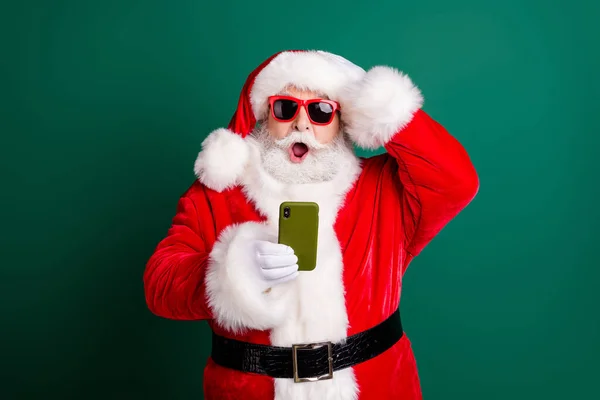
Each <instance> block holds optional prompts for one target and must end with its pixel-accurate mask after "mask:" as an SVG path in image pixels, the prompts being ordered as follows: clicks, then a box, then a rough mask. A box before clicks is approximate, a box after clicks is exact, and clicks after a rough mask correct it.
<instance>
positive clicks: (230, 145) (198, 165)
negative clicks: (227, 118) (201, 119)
mask: <svg viewBox="0 0 600 400" xmlns="http://www.w3.org/2000/svg"><path fill="white" fill-rule="evenodd" d="M248 158H249V150H248V145H247V143H245V141H244V139H243V138H242V137H241V136H240V135H238V134H235V133H234V132H232V131H230V130H229V129H225V128H219V129H217V130H215V131H213V132H211V133H210V134H209V135H208V136H207V138H206V139H204V141H203V142H202V151H200V153H198V158H196V162H195V163H194V172H195V174H196V176H197V177H198V179H199V180H200V182H202V183H203V184H204V185H206V186H207V187H209V188H211V189H213V190H216V191H218V192H221V191H223V190H225V189H227V188H230V187H232V186H234V185H236V184H237V183H238V182H237V180H238V177H239V176H240V175H241V173H242V172H243V171H244V168H245V167H246V163H247V162H248Z"/></svg>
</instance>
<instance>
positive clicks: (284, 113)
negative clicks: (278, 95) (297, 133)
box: [273, 100, 298, 120]
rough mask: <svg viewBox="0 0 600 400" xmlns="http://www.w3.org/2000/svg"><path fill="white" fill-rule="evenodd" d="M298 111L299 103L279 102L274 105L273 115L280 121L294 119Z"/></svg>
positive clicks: (291, 101) (290, 101)
mask: <svg viewBox="0 0 600 400" xmlns="http://www.w3.org/2000/svg"><path fill="white" fill-rule="evenodd" d="M297 110H298V103H296V102H295V101H293V100H277V101H275V102H274V103H273V114H274V115H275V117H276V118H279V119H283V120H288V119H292V118H293V117H294V115H295V114H296V111H297Z"/></svg>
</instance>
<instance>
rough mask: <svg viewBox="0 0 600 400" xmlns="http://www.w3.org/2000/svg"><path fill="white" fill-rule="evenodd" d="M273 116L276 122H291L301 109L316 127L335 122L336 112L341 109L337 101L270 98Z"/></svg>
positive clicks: (286, 97)
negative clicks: (302, 108)
mask: <svg viewBox="0 0 600 400" xmlns="http://www.w3.org/2000/svg"><path fill="white" fill-rule="evenodd" d="M269 105H270V106H271V114H272V115H273V118H274V119H275V120H276V121H279V122H289V121H292V120H293V119H295V118H296V116H297V115H298V113H299V112H300V107H304V109H305V110H306V114H307V115H308V118H309V119H310V122H312V123H313V124H315V125H328V124H330V123H331V121H333V117H334V115H335V112H336V111H337V110H339V109H340V104H339V103H338V102H337V101H332V100H324V99H310V100H302V99H297V98H295V97H291V96H270V97H269Z"/></svg>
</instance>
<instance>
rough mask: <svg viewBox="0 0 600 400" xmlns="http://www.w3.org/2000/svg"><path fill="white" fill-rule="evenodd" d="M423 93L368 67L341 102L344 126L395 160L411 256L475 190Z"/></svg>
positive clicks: (392, 73) (464, 158)
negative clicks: (425, 108)
mask: <svg viewBox="0 0 600 400" xmlns="http://www.w3.org/2000/svg"><path fill="white" fill-rule="evenodd" d="M422 104H423V97H422V95H421V92H420V90H419V89H418V88H417V87H416V86H415V85H414V84H413V83H412V81H411V80H410V78H408V76H406V75H404V74H403V73H401V72H399V71H397V70H395V69H393V68H389V67H375V68H373V69H371V70H370V71H369V72H368V73H367V74H366V76H365V78H364V79H363V80H362V82H359V83H357V84H356V85H354V86H352V87H349V88H348V90H347V92H346V93H345V98H344V101H343V102H342V113H344V114H345V115H346V119H347V131H348V133H349V134H350V136H351V137H352V139H353V140H354V141H355V142H356V143H357V144H358V145H359V146H361V147H363V148H366V149H377V148H379V147H382V146H383V147H384V148H385V149H386V151H387V155H386V156H387V157H392V158H393V159H394V160H395V162H396V168H397V171H398V173H397V174H396V175H395V176H396V177H397V179H398V181H399V183H400V185H399V187H400V191H401V196H400V197H399V198H400V201H401V203H402V204H401V206H402V216H403V225H404V230H405V234H404V237H405V243H404V244H405V248H406V251H407V252H408V253H409V259H410V258H412V257H415V256H416V255H417V254H419V253H420V252H421V250H422V249H423V248H424V247H425V246H426V245H427V244H428V243H429V242H430V241H431V239H432V238H433V237H434V236H435V235H436V234H437V233H438V232H439V231H440V230H441V229H442V228H443V227H444V226H445V225H446V224H447V223H448V222H449V221H450V220H451V219H452V218H454V217H455V216H456V215H457V214H458V213H459V212H460V211H461V210H462V209H463V208H464V207H466V206H467V204H469V202H470V201H471V200H472V199H473V198H474V197H475V195H476V194H477V192H478V190H479V179H478V176H477V173H476V171H475V168H474V166H473V164H472V162H471V160H470V158H469V155H468V154H467V152H466V150H465V149H464V148H463V146H462V145H461V144H460V143H459V142H458V141H457V140H456V139H455V138H454V137H453V136H451V135H450V134H449V133H448V132H447V131H446V129H445V128H444V127H443V126H442V125H440V124H439V123H438V122H436V121H435V120H433V119H432V118H431V117H430V116H429V115H428V114H427V113H425V111H423V110H422V108H421V107H422Z"/></svg>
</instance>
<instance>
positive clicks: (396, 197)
mask: <svg viewBox="0 0 600 400" xmlns="http://www.w3.org/2000/svg"><path fill="white" fill-rule="evenodd" d="M385 148H386V150H387V152H386V153H384V154H381V155H378V156H375V157H372V158H369V159H366V160H364V162H363V171H362V173H361V175H360V177H359V179H358V181H357V182H356V184H355V186H354V187H353V188H352V189H351V190H350V192H349V193H348V194H347V198H346V203H345V205H344V206H343V208H342V209H341V210H340V212H339V214H338V219H337V222H336V226H335V230H336V233H337V235H338V238H339V241H340V245H341V247H342V254H343V260H344V276H343V278H344V285H345V288H346V293H347V294H346V306H347V312H348V317H349V320H350V329H349V331H348V335H352V334H355V333H357V332H360V331H363V330H365V329H368V328H370V327H371V326H373V325H375V324H377V323H379V322H381V321H383V320H384V319H385V318H386V317H387V316H388V315H389V314H391V313H392V312H393V311H394V310H395V309H396V307H398V305H399V302H400V294H401V289H402V275H403V273H404V272H405V270H406V268H407V266H408V265H409V263H410V261H411V260H412V259H413V258H414V257H415V256H417V255H418V254H419V252H420V251H421V250H422V249H423V248H424V247H425V246H426V245H427V243H429V242H430V240H431V239H432V238H433V237H434V236H435V235H436V234H437V233H438V232H439V231H440V230H441V229H442V228H443V227H444V226H445V225H446V224H447V223H448V222H449V221H450V220H451V219H452V218H453V217H454V216H456V215H457V214H458V212H460V210H462V209H463V208H464V207H465V206H466V205H467V204H468V203H469V202H470V201H471V200H472V198H473V197H474V196H475V194H476V193H477V190H478V187H479V186H478V185H479V181H478V178H477V175H476V172H475V170H474V168H473V165H472V164H471V162H470V159H469V157H468V155H467V153H466V152H465V150H464V149H463V147H462V146H461V145H460V144H459V143H458V142H457V141H456V140H455V139H454V138H453V137H452V136H450V135H449V134H448V132H447V131H446V130H445V129H444V128H443V127H442V126H441V125H440V124H438V123H436V122H435V121H434V120H432V119H431V118H430V117H429V116H428V115H427V114H426V113H425V112H424V111H422V110H420V111H418V112H417V113H416V114H415V115H414V118H413V120H412V122H411V123H410V124H409V125H408V126H407V127H406V128H405V129H404V130H402V131H400V132H398V133H397V134H396V135H395V136H394V137H393V138H392V140H391V141H390V142H389V143H387V144H386V146H385ZM258 220H260V217H259V214H258V213H257V211H256V210H255V209H254V208H253V206H252V205H251V204H250V203H249V202H247V201H246V199H245V198H244V196H243V193H242V191H241V190H240V188H239V187H238V188H234V189H231V190H229V191H226V192H223V193H217V192H214V191H212V190H210V189H207V188H205V187H204V186H202V184H200V183H199V182H195V183H194V184H193V185H192V186H191V187H190V188H189V190H188V191H187V192H186V193H185V194H184V195H183V196H182V198H181V199H180V201H179V207H178V210H177V214H176V216H175V218H174V221H173V226H172V227H171V229H170V230H169V233H168V235H167V237H166V238H165V239H164V240H163V241H161V242H160V244H159V245H158V247H157V249H156V252H155V253H154V255H153V256H152V257H151V258H150V260H149V262H148V265H147V269H146V272H145V275H144V282H145V288H146V297H147V302H148V306H149V308H150V310H151V311H152V312H154V313H155V314H157V315H159V316H163V317H165V318H173V319H207V320H209V324H210V325H211V327H212V328H213V329H215V330H216V331H217V332H218V333H220V334H223V335H226V336H230V337H235V336H232V335H231V334H230V333H228V332H223V331H222V330H221V329H220V328H219V327H218V326H216V325H215V324H213V323H212V321H211V314H210V310H208V309H207V307H206V304H205V302H204V289H203V288H204V286H203V280H202V277H203V270H204V267H205V265H206V258H207V254H208V253H209V252H210V249H211V248H212V245H213V244H214V242H215V240H216V238H217V237H218V234H219V232H220V231H221V230H222V229H224V228H225V227H226V226H228V225H229V224H231V223H236V222H244V221H258ZM405 328H407V327H405ZM408 330H410V327H408ZM236 338H238V339H241V340H247V341H251V342H255V343H269V338H268V332H256V331H252V332H247V333H246V334H245V335H244V336H237V337H236ZM354 368H355V373H356V378H357V383H358V386H359V390H360V395H359V399H360V400H385V399H404V400H420V399H421V398H422V395H421V387H420V383H419V378H418V373H417V365H416V361H415V357H414V354H413V351H412V348H411V344H410V340H409V338H408V337H407V336H405V337H404V338H403V339H402V340H401V341H400V342H398V343H397V344H396V345H395V346H394V347H393V348H392V349H390V350H389V351H387V352H386V353H384V354H383V355H381V356H379V357H377V358H375V359H372V360H369V361H367V362H365V363H363V364H360V365H357V366H355V367H354ZM204 390H205V398H206V399H207V400H225V399H247V400H268V399H273V397H274V393H273V382H272V379H271V378H269V377H264V376H258V375H251V374H243V373H240V372H237V371H230V370H227V369H225V368H222V367H220V366H218V365H216V364H214V363H213V362H212V361H211V360H209V362H208V364H207V366H206V368H205V376H204Z"/></svg>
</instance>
